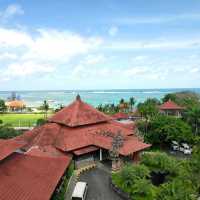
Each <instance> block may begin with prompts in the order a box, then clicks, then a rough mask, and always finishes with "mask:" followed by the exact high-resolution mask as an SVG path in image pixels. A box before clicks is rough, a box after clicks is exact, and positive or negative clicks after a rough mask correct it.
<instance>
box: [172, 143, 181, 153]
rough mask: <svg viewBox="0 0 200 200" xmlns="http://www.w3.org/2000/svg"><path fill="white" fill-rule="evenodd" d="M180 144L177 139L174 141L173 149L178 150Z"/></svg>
mask: <svg viewBox="0 0 200 200" xmlns="http://www.w3.org/2000/svg"><path fill="white" fill-rule="evenodd" d="M179 148H180V147H179V144H178V142H176V141H172V149H173V151H178V150H179Z"/></svg>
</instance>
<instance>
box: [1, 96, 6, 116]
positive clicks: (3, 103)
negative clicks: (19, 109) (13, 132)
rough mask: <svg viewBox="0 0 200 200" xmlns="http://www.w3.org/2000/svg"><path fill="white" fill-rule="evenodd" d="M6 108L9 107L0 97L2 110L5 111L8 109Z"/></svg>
mask: <svg viewBox="0 0 200 200" xmlns="http://www.w3.org/2000/svg"><path fill="white" fill-rule="evenodd" d="M6 109H7V107H6V104H5V101H4V100H2V99H0V112H1V113H4V112H5V111H6Z"/></svg>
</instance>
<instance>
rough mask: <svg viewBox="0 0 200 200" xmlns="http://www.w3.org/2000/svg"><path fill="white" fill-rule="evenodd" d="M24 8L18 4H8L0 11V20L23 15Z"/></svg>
mask: <svg viewBox="0 0 200 200" xmlns="http://www.w3.org/2000/svg"><path fill="white" fill-rule="evenodd" d="M23 14H24V10H23V9H22V7H21V6H20V5H18V4H10V5H8V7H7V8H6V9H5V10H3V11H1V12H0V19H1V20H2V21H7V20H8V19H10V18H13V17H14V16H16V15H23Z"/></svg>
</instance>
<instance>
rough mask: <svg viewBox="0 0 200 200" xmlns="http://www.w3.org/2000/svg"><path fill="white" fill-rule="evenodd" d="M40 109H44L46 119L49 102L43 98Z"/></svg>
mask: <svg viewBox="0 0 200 200" xmlns="http://www.w3.org/2000/svg"><path fill="white" fill-rule="evenodd" d="M41 109H42V110H44V118H45V119H47V113H48V110H49V104H48V102H47V101H46V100H44V102H43V105H42V106H41Z"/></svg>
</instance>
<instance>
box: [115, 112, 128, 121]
mask: <svg viewBox="0 0 200 200" xmlns="http://www.w3.org/2000/svg"><path fill="white" fill-rule="evenodd" d="M112 117H113V118H114V119H118V120H119V119H128V118H129V116H128V114H126V113H123V112H118V113H116V114H114V115H112Z"/></svg>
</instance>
